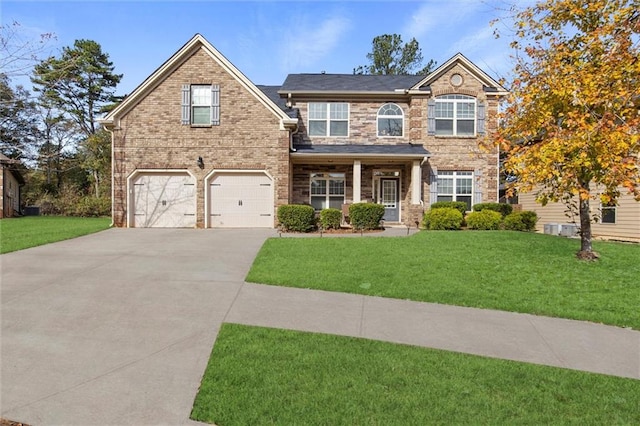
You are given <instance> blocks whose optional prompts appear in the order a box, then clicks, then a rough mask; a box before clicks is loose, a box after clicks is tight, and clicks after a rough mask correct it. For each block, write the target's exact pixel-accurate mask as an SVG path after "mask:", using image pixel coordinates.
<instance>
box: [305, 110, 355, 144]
mask: <svg viewBox="0 0 640 426" xmlns="http://www.w3.org/2000/svg"><path fill="white" fill-rule="evenodd" d="M311 104H321V105H324V106H325V108H326V116H327V118H326V119H325V123H326V129H327V131H326V133H325V134H324V135H312V134H311V132H310V129H311V122H312V121H322V120H320V119H312V118H311V114H310V111H311V107H310V105H311ZM331 104H343V105H346V106H347V119H346V120H343V119H340V120H337V119H334V120H331V109H330V107H329V105H331ZM332 121H335V122H345V121H346V123H347V134H346V135H335V136H333V135H331V134H330V133H331V122H332ZM350 129H351V105H350V104H349V103H348V102H309V103H308V104H307V132H308V134H309V136H310V137H316V138H323V137H324V138H348V137H349V133H350V131H351V130H350Z"/></svg>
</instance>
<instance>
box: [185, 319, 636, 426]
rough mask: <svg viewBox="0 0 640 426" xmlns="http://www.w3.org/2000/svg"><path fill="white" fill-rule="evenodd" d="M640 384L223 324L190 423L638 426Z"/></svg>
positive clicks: (354, 340) (430, 351) (410, 348)
mask: <svg viewBox="0 0 640 426" xmlns="http://www.w3.org/2000/svg"><path fill="white" fill-rule="evenodd" d="M639 403H640V381H638V380H633V379H624V378H619V377H612V376H605V375H599V374H593V373H584V372H579V371H573V370H565V369H560V368H554V367H546V366H540V365H533V364H525V363H518V362H514V361H504V360H497V359H490V358H483V357H479V356H473V355H466V354H458V353H453V352H446V351H439V350H433V349H425V348H418V347H413V346H406V345H396V344H391V343H387V342H379V341H371V340H366V339H357V338H348V337H341V336H330V335H323V334H313V333H303V332H296V331H287V330H275V329H268V328H259V327H249V326H242V325H236V324H223V326H222V328H221V330H220V333H219V335H218V338H217V340H216V343H215V346H214V348H213V351H212V355H211V358H210V360H209V365H208V367H207V370H206V372H205V375H204V377H203V380H202V384H201V387H200V390H199V392H198V395H197V397H196V400H195V404H194V407H193V411H192V413H191V417H192V419H195V420H199V421H204V422H209V423H214V422H215V424H217V425H219V426H231V425H254V424H255V425H258V424H259V425H265V424H275V425H422V424H443V425H444V424H447V425H448V424H460V425H462V424H495V425H500V424H530V425H542V424H574V425H583V424H592V425H605V424H606V425H611V424H640V410H638V404H639Z"/></svg>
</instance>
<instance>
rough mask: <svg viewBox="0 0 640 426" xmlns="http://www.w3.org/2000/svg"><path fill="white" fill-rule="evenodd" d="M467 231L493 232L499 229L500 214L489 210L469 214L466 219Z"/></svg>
mask: <svg viewBox="0 0 640 426" xmlns="http://www.w3.org/2000/svg"><path fill="white" fill-rule="evenodd" d="M466 221H467V226H468V227H469V229H476V230H483V231H494V230H497V229H499V228H500V223H501V222H502V214H501V213H500V212H497V211H493V210H490V209H485V210H480V211H475V212H471V213H469V214H468V215H467V217H466Z"/></svg>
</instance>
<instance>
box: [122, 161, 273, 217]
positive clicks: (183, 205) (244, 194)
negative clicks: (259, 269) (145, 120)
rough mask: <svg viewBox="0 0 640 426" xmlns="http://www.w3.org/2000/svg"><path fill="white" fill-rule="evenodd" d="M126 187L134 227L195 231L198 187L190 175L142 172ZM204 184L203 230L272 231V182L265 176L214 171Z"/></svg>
mask: <svg viewBox="0 0 640 426" xmlns="http://www.w3.org/2000/svg"><path fill="white" fill-rule="evenodd" d="M131 183H132V185H131V188H132V194H131V195H132V197H131V201H132V202H133V212H134V214H133V226H134V227H136V228H146V227H160V228H189V227H194V226H195V224H196V208H197V202H196V198H197V194H196V187H197V185H196V180H195V178H194V177H193V176H191V175H190V174H189V173H186V172H143V173H138V174H136V175H135V177H134V178H133V179H132V181H131ZM205 184H206V191H207V193H206V195H205V201H206V202H205V211H204V215H205V217H207V216H208V220H207V221H205V223H206V224H207V226H209V227H213V228H238V227H251V228H257V227H264V228H271V227H273V224H274V218H273V200H274V191H273V180H272V179H271V178H270V177H269V176H268V175H267V174H265V173H264V172H216V173H214V174H212V175H211V176H210V177H209V178H208V179H205Z"/></svg>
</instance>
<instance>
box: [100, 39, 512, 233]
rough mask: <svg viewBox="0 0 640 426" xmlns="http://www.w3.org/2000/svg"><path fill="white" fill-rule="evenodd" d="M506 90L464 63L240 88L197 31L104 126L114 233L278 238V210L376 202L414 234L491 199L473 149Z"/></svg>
mask: <svg viewBox="0 0 640 426" xmlns="http://www.w3.org/2000/svg"><path fill="white" fill-rule="evenodd" d="M506 94H507V91H506V90H505V89H504V88H503V87H502V86H501V85H500V84H499V83H498V82H497V81H495V80H494V79H493V78H491V77H490V76H489V75H487V74H486V73H485V72H484V71H482V70H481V69H479V68H478V67H477V66H476V65H474V64H473V63H472V62H471V61H469V60H468V59H467V58H465V57H464V56H463V55H461V54H457V55H455V56H454V57H452V58H451V59H449V60H448V61H446V62H445V63H443V64H442V65H441V66H440V67H438V68H437V69H436V70H435V71H434V72H432V73H431V74H429V75H427V76H407V75H404V76H396V75H386V76H383V75H341V74H340V75H339V74H325V73H319V74H292V75H289V76H288V77H287V78H286V80H285V81H284V82H283V84H282V85H281V86H259V85H256V84H254V83H253V82H252V81H250V80H249V79H248V78H247V77H246V76H245V75H244V74H242V72H241V71H240V70H238V69H237V68H236V67H235V66H234V65H233V64H232V63H230V62H229V61H228V60H227V59H226V58H225V57H224V56H223V55H222V54H221V53H220V52H218V51H217V50H216V49H215V48H214V47H213V46H212V45H211V44H210V43H209V42H208V41H207V40H205V39H204V38H203V37H202V36H201V35H199V34H196V35H195V36H194V37H193V38H192V39H191V40H189V41H188V42H187V43H186V44H185V45H184V46H183V47H182V48H181V49H180V50H178V51H177V52H176V53H175V54H174V55H173V56H172V57H171V58H169V59H168V60H167V61H166V62H165V63H164V64H163V65H162V66H160V67H159V68H158V69H157V70H156V71H155V72H154V73H153V74H152V75H150V76H149V77H148V78H147V79H146V80H145V81H144V82H142V84H141V85H140V86H138V87H137V88H136V89H135V90H134V91H133V92H132V93H131V94H130V95H129V96H127V97H126V98H125V100H124V101H123V102H122V103H121V104H119V105H118V106H117V107H116V108H115V109H113V110H112V111H111V112H110V113H109V114H108V115H107V116H106V117H105V118H104V119H103V120H101V122H102V124H103V125H104V126H105V128H106V129H107V130H109V131H110V132H111V133H112V139H113V143H112V160H113V161H112V164H113V173H112V176H113V186H112V187H113V197H112V199H113V222H114V225H116V226H121V227H205V228H209V227H213V228H218V227H274V226H276V225H277V219H276V217H275V216H276V212H277V207H278V206H280V205H283V204H293V203H295V204H310V205H312V206H314V207H315V208H316V209H317V210H320V209H323V208H326V207H336V208H341V207H342V206H343V205H349V204H351V203H358V202H375V203H382V204H384V206H385V217H384V220H385V224H389V223H397V224H406V225H409V226H415V225H416V222H419V221H420V220H421V218H422V215H423V212H424V211H425V210H426V209H428V208H429V205H430V204H431V203H432V202H435V201H442V200H457V201H464V202H466V203H467V205H468V206H469V209H471V206H472V205H473V204H475V203H478V202H487V201H497V199H498V153H497V152H486V151H483V150H481V149H479V148H478V142H479V140H480V139H481V138H483V137H484V136H485V135H486V134H487V133H488V131H489V130H491V129H492V128H495V126H496V119H495V117H496V113H497V109H498V102H499V100H500V99H501V98H502V97H503V96H505V95H506Z"/></svg>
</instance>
